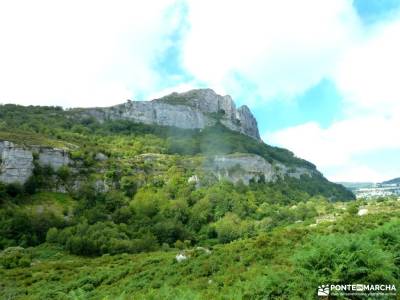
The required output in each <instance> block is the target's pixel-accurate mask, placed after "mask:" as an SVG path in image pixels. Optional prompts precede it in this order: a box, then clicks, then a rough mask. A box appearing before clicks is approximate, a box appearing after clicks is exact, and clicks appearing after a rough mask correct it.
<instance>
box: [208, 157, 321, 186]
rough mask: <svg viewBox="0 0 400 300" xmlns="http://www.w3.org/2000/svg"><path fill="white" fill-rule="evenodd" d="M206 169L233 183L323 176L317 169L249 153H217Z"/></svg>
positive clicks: (220, 178)
mask: <svg viewBox="0 0 400 300" xmlns="http://www.w3.org/2000/svg"><path fill="white" fill-rule="evenodd" d="M205 169H206V170H207V171H210V172H211V173H213V174H214V175H216V176H217V178H218V179H219V180H222V179H224V180H228V181H231V182H233V183H237V182H239V181H242V182H243V183H244V184H249V183H250V181H251V180H254V181H256V182H257V181H260V180H262V181H265V182H274V181H276V180H277V179H279V178H282V179H283V178H284V177H285V176H289V177H294V178H297V179H299V178H300V177H301V176H302V175H306V176H309V177H311V176H313V175H317V176H321V174H320V173H319V172H318V171H317V170H315V169H310V168H304V167H292V168H288V167H287V166H285V165H284V164H281V163H279V162H273V163H272V164H271V163H269V162H268V161H266V160H265V159H264V158H262V157H261V156H258V155H255V154H248V153H235V154H229V155H216V156H214V157H213V158H212V159H211V160H209V161H208V162H207V164H206V165H205Z"/></svg>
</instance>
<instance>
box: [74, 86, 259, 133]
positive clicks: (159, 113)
mask: <svg viewBox="0 0 400 300" xmlns="http://www.w3.org/2000/svg"><path fill="white" fill-rule="evenodd" d="M81 111H82V113H83V114H85V115H89V116H93V117H95V118H96V119H97V120H99V121H104V120H121V119H123V120H132V121H134V122H138V123H144V124H150V125H152V124H156V125H161V126H175V127H179V128H184V129H202V128H205V127H207V126H212V125H214V124H215V123H216V122H221V123H222V124H223V125H225V126H226V127H228V128H229V129H231V130H234V131H238V132H240V133H243V134H246V135H248V136H250V137H252V138H254V139H257V140H260V134H259V132H258V127H257V121H256V119H255V118H254V116H253V115H252V113H251V112H250V109H249V108H248V107H247V106H241V107H239V108H236V105H235V103H234V102H233V100H232V98H231V97H230V96H220V95H218V94H216V93H215V92H214V91H213V90H211V89H198V90H191V91H188V92H185V93H172V94H170V95H168V96H165V97H162V98H159V99H155V100H152V101H128V102H126V103H123V104H119V105H115V106H111V107H104V108H100V107H95V108H88V109H81Z"/></svg>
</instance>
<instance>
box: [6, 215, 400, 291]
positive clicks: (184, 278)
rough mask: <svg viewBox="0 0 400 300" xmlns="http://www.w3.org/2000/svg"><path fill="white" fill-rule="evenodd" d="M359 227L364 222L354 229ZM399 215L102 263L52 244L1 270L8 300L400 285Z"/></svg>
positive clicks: (116, 257) (119, 257)
mask: <svg viewBox="0 0 400 300" xmlns="http://www.w3.org/2000/svg"><path fill="white" fill-rule="evenodd" d="M355 222H356V223H357V224H358V225H357V226H354V224H355ZM399 244H400V219H399V215H398V214H394V215H392V217H389V216H388V215H387V214H376V215H371V216H364V217H362V218H358V219H356V221H355V220H354V218H353V217H350V216H348V217H345V218H343V219H341V220H340V221H337V222H335V223H333V224H332V223H326V224H320V225H318V226H317V227H310V226H304V225H302V224H298V225H292V226H283V227H279V228H276V229H274V230H272V231H271V232H269V233H266V234H261V235H259V236H257V237H254V238H251V239H242V240H237V241H235V242H232V243H229V244H225V245H215V246H214V247H211V248H210V250H211V253H207V252H205V251H186V253H187V254H188V255H190V256H189V258H188V259H187V260H185V261H183V262H180V263H178V262H177V261H176V260H175V255H176V254H177V253H178V250H176V249H170V250H166V251H164V252H162V251H158V252H150V253H143V254H135V255H127V254H120V255H114V256H110V255H104V256H101V257H98V258H83V257H78V256H71V255H68V254H67V253H65V252H63V251H62V250H61V249H59V248H56V247H53V246H50V245H48V244H44V245H42V246H40V247H38V248H34V249H32V251H33V252H32V253H33V261H32V264H31V266H30V267H16V268H13V269H9V270H6V269H0V278H2V279H1V285H2V287H3V289H2V290H1V291H0V297H1V298H6V299H10V298H11V299H13V298H15V299H118V297H119V299H315V297H316V296H315V295H316V289H317V287H318V285H320V284H326V283H330V284H331V283H332V284H349V283H363V284H375V283H378V282H379V283H383V284H385V283H387V284H397V285H398V284H399V283H400V282H399V279H400V272H399V270H400V260H399V258H400V249H399Z"/></svg>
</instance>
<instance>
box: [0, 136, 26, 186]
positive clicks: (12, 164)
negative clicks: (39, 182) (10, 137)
mask: <svg viewBox="0 0 400 300" xmlns="http://www.w3.org/2000/svg"><path fill="white" fill-rule="evenodd" d="M32 171H33V155H32V152H31V151H29V150H27V149H24V148H22V147H17V146H15V145H14V144H13V143H11V142H8V141H0V181H1V182H4V183H13V182H16V183H21V184H22V183H25V182H26V181H27V180H28V178H29V177H30V176H31V175H32Z"/></svg>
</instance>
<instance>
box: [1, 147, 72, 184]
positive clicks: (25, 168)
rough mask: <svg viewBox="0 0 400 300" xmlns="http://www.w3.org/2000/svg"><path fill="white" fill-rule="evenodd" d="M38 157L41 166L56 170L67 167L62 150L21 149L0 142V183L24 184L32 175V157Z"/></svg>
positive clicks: (67, 158) (67, 162) (66, 156)
mask: <svg viewBox="0 0 400 300" xmlns="http://www.w3.org/2000/svg"><path fill="white" fill-rule="evenodd" d="M33 153H36V154H37V156H38V163H39V165H41V166H50V167H52V168H53V169H54V170H58V169H59V168H60V167H61V166H64V165H68V164H69V163H70V158H69V156H68V153H67V152H66V151H65V150H63V149H56V148H45V147H38V146H32V147H29V148H28V147H23V146H19V145H16V144H14V143H12V142H9V141H0V182H3V183H7V184H9V183H20V184H24V183H25V182H26V181H27V180H28V179H29V177H30V176H31V175H32V173H33V168H34V163H33V161H34V156H33Z"/></svg>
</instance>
